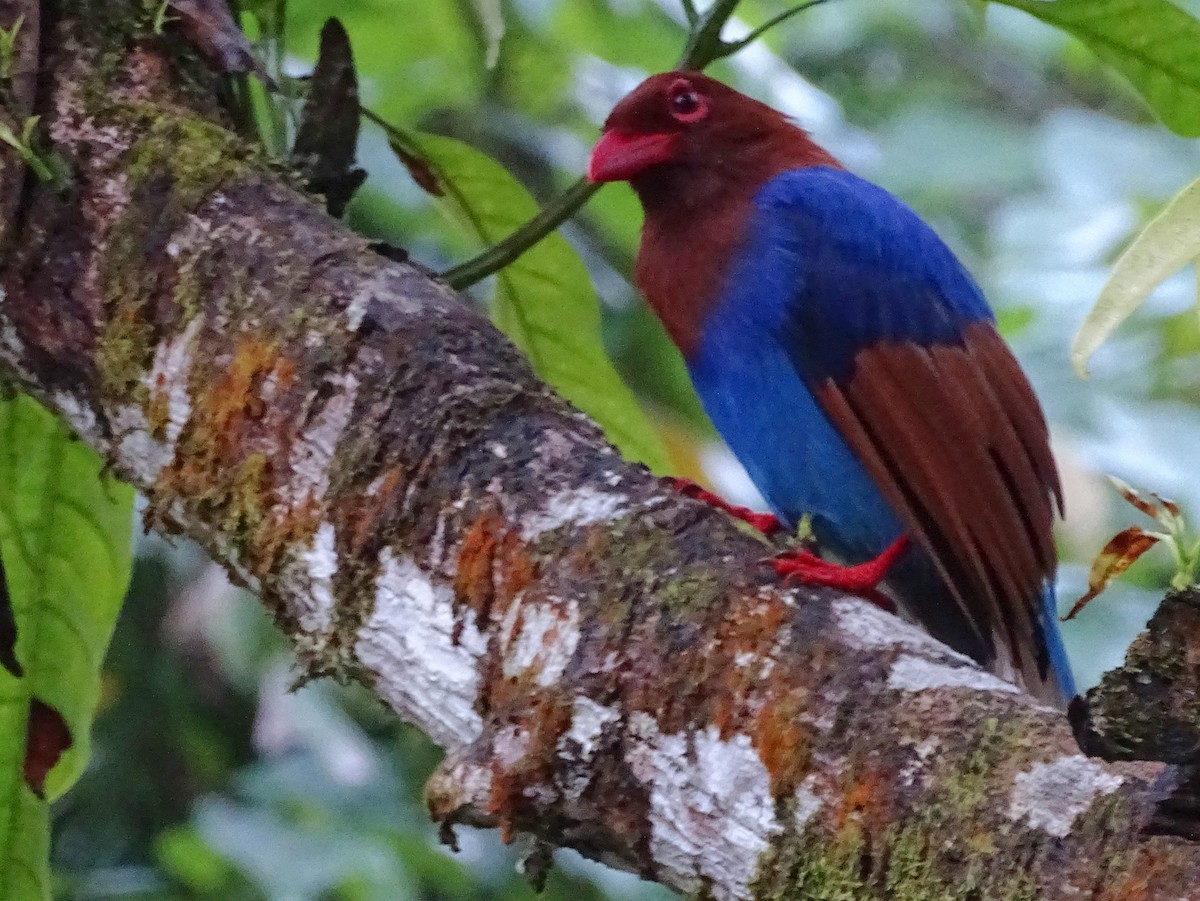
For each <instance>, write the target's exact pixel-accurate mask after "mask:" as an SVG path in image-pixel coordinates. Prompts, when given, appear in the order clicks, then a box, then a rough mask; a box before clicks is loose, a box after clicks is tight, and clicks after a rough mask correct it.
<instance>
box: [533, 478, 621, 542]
mask: <svg viewBox="0 0 1200 901" xmlns="http://www.w3.org/2000/svg"><path fill="white" fill-rule="evenodd" d="M628 500H629V498H628V497H627V496H626V495H624V494H608V493H604V492H600V491H597V490H596V489H595V488H592V487H590V486H587V485H585V486H583V487H581V488H568V489H564V490H562V491H559V492H556V493H555V494H552V495H550V497H549V499H547V501H546V505H545V506H544V507H543V508H542V509H541V510H539V511H537V512H536V513H528V514H526V515H525V517H524V518H523V519H522V520H521V537H522V538H524V539H525V540H526V541H535V540H536V539H537V538H538V537H539V536H540V535H543V534H545V533H546V532H553V531H554V530H555V529H560V528H562V527H563V526H567V525H570V526H574V527H575V528H581V527H583V526H590V525H593V524H594V523H598V522H610V521H611V520H614V519H617V518H618V517H620V516H623V515H624V514H625V513H626V512H627V511H628V507H626V503H627V502H628Z"/></svg>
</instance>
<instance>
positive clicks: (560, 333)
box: [392, 133, 667, 472]
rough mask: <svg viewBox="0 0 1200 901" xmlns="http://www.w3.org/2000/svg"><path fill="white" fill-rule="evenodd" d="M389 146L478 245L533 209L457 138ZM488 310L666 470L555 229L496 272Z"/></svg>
mask: <svg viewBox="0 0 1200 901" xmlns="http://www.w3.org/2000/svg"><path fill="white" fill-rule="evenodd" d="M392 146H393V147H394V149H395V150H396V152H397V153H398V154H399V155H400V157H401V159H403V160H404V161H405V163H406V165H408V167H409V170H410V171H411V172H412V173H413V175H414V177H415V178H417V180H418V181H419V182H420V183H421V184H422V186H423V187H425V189H426V190H428V191H430V192H431V193H432V194H434V195H435V196H436V197H437V198H438V199H439V200H440V201H441V204H442V207H443V208H444V209H445V210H446V211H447V212H448V213H449V214H450V215H451V216H452V217H453V218H454V219H455V220H456V221H457V222H459V223H460V224H461V225H462V227H463V228H465V229H467V230H468V231H469V232H470V233H471V235H472V236H473V237H474V238H475V239H476V240H478V241H479V242H480V243H481V244H483V245H490V244H494V243H496V242H497V241H500V240H501V239H503V238H505V237H507V236H508V235H509V234H510V233H512V232H513V231H514V230H516V229H517V228H518V227H519V226H522V225H524V224H525V223H526V222H528V221H529V220H530V219H531V218H532V217H533V216H534V215H535V214H536V213H537V211H538V207H537V204H536V203H535V202H534V199H533V198H532V197H531V196H530V195H529V193H528V192H527V191H526V190H525V188H523V187H522V186H521V184H520V183H519V182H518V181H517V180H516V179H514V178H513V177H512V176H511V175H510V174H509V173H508V172H507V170H505V169H504V167H503V166H501V165H500V164H498V163H497V162H495V161H494V160H492V159H491V158H490V157H488V156H485V155H484V154H482V153H480V152H479V151H478V150H476V149H475V148H473V147H471V146H470V145H468V144H464V143H463V142H462V141H456V140H454V139H452V138H444V137H439V136H436V135H427V134H422V135H411V134H399V133H396V134H393V141H392ZM492 318H493V320H494V321H495V323H496V326H497V327H498V328H499V329H500V330H501V331H503V332H504V333H505V334H506V335H508V337H509V338H510V339H511V340H512V341H513V343H514V344H516V345H517V346H518V347H520V348H521V350H523V351H524V352H525V354H526V355H527V356H528V357H529V360H530V362H531V363H532V364H533V368H534V370H535V371H536V372H537V374H538V375H539V376H541V377H542V378H543V379H545V380H546V381H547V382H549V383H550V384H551V385H552V386H553V387H554V388H555V389H557V390H558V391H559V393H561V394H562V395H563V397H565V398H566V399H567V400H569V401H570V402H571V403H573V404H575V406H577V407H579V409H581V410H583V411H584V412H585V413H587V414H588V415H589V416H591V417H592V418H593V419H594V420H596V422H597V423H599V425H600V427H601V428H603V429H604V432H605V434H607V435H608V438H609V440H610V441H612V443H613V444H615V445H616V446H617V447H618V448H620V450H621V453H622V454H624V455H625V456H626V457H627V458H629V459H631V460H636V461H638V462H640V463H645V464H646V465H647V466H649V467H650V468H651V469H653V470H654V471H656V472H663V471H665V470H666V468H667V463H666V453H665V451H664V450H663V447H662V444H661V442H660V441H659V439H658V435H657V433H656V432H655V431H654V428H653V427H652V426H651V424H650V421H649V420H648V419H647V418H646V414H645V413H644V412H643V411H642V408H641V407H640V406H639V405H638V402H637V400H636V398H634V396H633V394H632V392H630V390H629V389H628V388H627V387H626V386H625V383H624V382H622V381H621V378H620V376H619V375H617V371H616V370H615V369H614V368H613V366H612V363H611V362H610V361H609V359H608V357H607V355H606V354H605V352H604V347H603V345H602V344H601V342H600V307H599V303H598V301H597V298H596V292H595V290H594V289H593V288H592V283H591V279H590V278H589V277H588V272H587V268H586V267H585V266H584V265H583V261H582V260H581V259H580V258H579V255H578V254H577V253H576V252H575V250H574V249H573V248H572V247H571V245H570V244H569V243H567V240H566V239H565V238H563V237H562V235H560V234H558V233H557V232H554V233H552V234H550V235H547V236H546V237H545V238H543V239H542V240H541V241H540V242H539V243H538V244H537V245H535V246H534V247H533V248H531V249H530V250H528V251H527V252H526V253H524V254H523V255H522V256H521V257H520V258H519V259H518V260H516V262H514V263H511V264H510V265H508V266H506V267H505V268H503V269H501V270H500V271H499V272H498V273H497V274H496V293H495V296H494V298H493V301H492Z"/></svg>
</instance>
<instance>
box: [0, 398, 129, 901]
mask: <svg viewBox="0 0 1200 901" xmlns="http://www.w3.org/2000/svg"><path fill="white" fill-rule="evenodd" d="M101 466H102V464H101V461H100V459H99V458H98V457H97V456H96V454H95V453H93V452H92V450H91V449H90V448H88V447H87V445H85V444H83V442H81V441H79V440H77V439H75V438H73V437H72V436H71V434H70V432H69V431H68V430H67V429H66V427H65V426H63V425H62V423H61V422H59V420H58V419H57V418H55V417H54V416H53V415H51V414H50V413H48V412H47V411H46V410H45V409H44V408H43V407H41V406H40V405H39V404H38V403H37V402H36V401H34V400H32V399H30V398H28V397H18V398H16V399H14V400H7V401H2V402H0V556H2V557H3V561H4V570H5V575H6V576H7V580H8V588H9V592H10V594H11V597H12V608H13V613H14V616H15V620H16V626H17V642H16V656H17V660H18V661H19V663H20V665H21V669H22V671H23V675H22V676H21V677H20V678H18V677H17V676H15V675H13V674H12V673H10V672H9V671H8V670H7V669H4V668H0V898H3V899H4V901H37V899H45V898H49V897H50V890H49V884H48V878H47V869H48V862H47V861H48V855H49V845H50V831H49V814H48V806H49V805H48V802H49V801H50V800H53V799H54V798H56V797H58V796H59V795H61V794H62V793H63V792H64V791H66V789H67V788H68V787H70V785H71V784H72V783H73V782H74V781H75V780H76V779H77V778H78V777H79V774H80V773H81V772H82V771H83V767H84V765H85V763H86V762H87V758H88V751H89V745H90V738H89V733H90V731H91V724H92V717H93V714H94V712H95V708H96V703H97V701H98V699H99V696H100V664H101V662H102V661H103V659H104V652H105V650H106V649H107V647H108V641H109V638H110V637H111V636H112V630H113V625H114V623H115V622H116V618H117V612H118V610H119V609H120V606H121V600H122V598H123V597H124V594H125V588H126V585H127V583H128V581H129V571H130V554H131V543H132V528H131V516H132V510H133V490H132V489H131V488H129V487H128V486H126V485H122V484H121V483H119V482H117V481H116V480H114V479H112V478H111V477H108V476H106V475H105V474H104V473H103V472H102V469H101ZM68 742H69V744H68ZM60 750H61V751H62V756H61V757H58V756H57V754H58V752H59V751H60ZM51 765H53V766H52V768H51V769H49V773H48V774H44V773H36V775H34V776H33V777H32V778H31V777H30V774H31V773H33V772H34V771H37V770H39V768H45V767H49V766H51ZM42 775H45V780H44V782H42V780H41V778H40V777H41V776H42ZM38 789H40V794H41V795H42V797H39V796H38V795H39V792H38V791H37V790H38Z"/></svg>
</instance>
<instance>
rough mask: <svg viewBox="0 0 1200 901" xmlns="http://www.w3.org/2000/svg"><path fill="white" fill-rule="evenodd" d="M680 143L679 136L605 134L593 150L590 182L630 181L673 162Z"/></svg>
mask: <svg viewBox="0 0 1200 901" xmlns="http://www.w3.org/2000/svg"><path fill="white" fill-rule="evenodd" d="M678 140H679V135H677V134H672V133H670V132H666V133H657V134H635V133H632V132H627V131H606V132H604V134H602V135H601V136H600V140H599V141H597V142H596V146H595V147H593V148H592V157H591V159H589V160H588V170H587V177H588V181H590V182H598V181H628V180H629V179H631V178H633V177H634V176H635V175H637V174H638V173H640V172H642V171H643V170H645V169H648V168H649V167H651V166H655V165H658V164H659V163H665V162H668V161H669V160H672V159H674V158H675V151H676V142H677V141H678Z"/></svg>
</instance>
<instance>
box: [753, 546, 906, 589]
mask: <svg viewBox="0 0 1200 901" xmlns="http://www.w3.org/2000/svg"><path fill="white" fill-rule="evenodd" d="M907 548H908V536H907V535H901V536H900V537H899V538H897V539H896V540H895V541H893V542H892V543H891V544H890V545H888V547H887V549H886V550H884V552H883V553H882V554H880V555H879V556H878V557H876V558H875V559H873V560H868V561H867V562H866V563H860V564H858V565H857V566H842V565H841V564H840V563H830V562H829V561H828V560H822V559H821V558H820V557H818V556H817V555H816V554H813V553H811V552H809V551H803V550H801V551H788V552H787V553H786V554H780V555H779V556H778V557H772V558H770V559H769V560H765V561H763V562H765V563H769V564H771V568H772V569H774V570H775V572H776V573H778V574H779V575H781V576H783V578H784V580H785V581H789V580H792V579H795V580H796V581H798V582H803V583H804V584H805V585H824V586H825V587H827V588H840V589H842V590H843V591H851V592H854V593H855V594H866V593H872V594H873V593H875V586H877V585H878V584H879V583H880V581H882V579H883V577H884V576H886V575H887V573H888V570H889V569H891V568H892V565H893V564H894V563H895V562H896V561H897V560H898V559H899V558H900V555H901V554H903V553H904V551H905V550H906V549H907ZM888 606H889V607H890V606H892V605H891V604H890V603H889V604H888Z"/></svg>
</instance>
